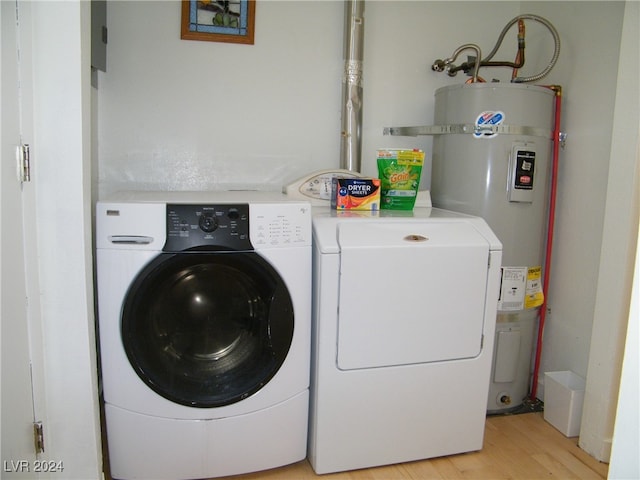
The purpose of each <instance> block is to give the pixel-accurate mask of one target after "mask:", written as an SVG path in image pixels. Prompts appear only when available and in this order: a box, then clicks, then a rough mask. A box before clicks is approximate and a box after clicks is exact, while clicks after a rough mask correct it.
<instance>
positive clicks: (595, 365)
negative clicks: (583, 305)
mask: <svg viewBox="0 0 640 480" xmlns="http://www.w3.org/2000/svg"><path fill="white" fill-rule="evenodd" d="M638 25H640V22H639V8H638V3H637V2H629V3H627V5H626V7H625V15H624V25H623V30H622V42H621V48H620V62H619V65H618V81H617V86H616V99H615V105H616V108H615V113H614V117H613V133H612V137H611V138H612V147H611V153H610V155H611V161H610V168H609V175H608V188H607V196H606V201H605V215H604V225H603V230H604V232H603V235H602V250H601V253H600V263H599V268H598V277H597V290H596V296H595V308H594V320H593V330H592V336H591V348H590V351H589V362H588V371H587V385H586V391H585V401H584V408H583V419H584V420H583V423H582V429H581V432H580V446H581V447H582V448H584V449H585V450H586V451H588V452H589V453H592V454H593V455H594V456H595V457H596V458H601V459H606V460H608V459H609V456H610V454H611V440H612V435H613V421H614V416H615V406H616V403H617V394H618V390H619V389H620V368H621V364H622V358H623V348H624V345H625V337H626V336H627V335H629V334H628V333H627V324H628V323H629V322H631V324H630V325H631V326H630V327H629V328H630V329H631V331H632V329H633V327H632V325H633V322H634V321H635V322H636V323H637V320H638V319H637V317H636V318H635V319H633V318H631V317H630V316H629V308H630V307H629V299H630V298H631V287H632V280H633V258H634V255H635V251H636V246H637V240H638V237H637V234H638V214H639V211H640V204H639V203H638V199H639V198H640V197H639V196H638V188H639V182H638V173H639V170H638V168H639V165H638V148H639V146H640V144H639V143H638V142H639V139H638V135H639V134H640V118H639V116H638V111H639V107H640V93H639V92H638V76H639V75H640V67H639V66H638V59H639V58H640V53H639V50H640V34H639V32H638ZM630 106H631V108H629V107H630ZM636 301H637V299H636ZM635 306H637V305H634V307H635ZM636 327H637V325H636ZM635 341H636V343H635V345H636V352H637V337H636V339H635ZM628 345H629V347H630V348H633V340H631V339H630V341H629V344H628ZM630 355H633V353H632V352H628V355H627V358H628V359H629V360H627V363H629V362H630V361H631V362H632V361H633V360H631V359H632V358H633V357H632V356H631V357H630ZM635 358H636V368H637V354H636V357H635ZM627 368H630V367H627ZM637 382H638V378H637V376H636V384H635V386H636V398H637V386H638V383H637ZM630 387H631V385H629V383H627V391H629V390H628V389H629V388H630ZM623 405H624V403H623ZM636 405H637V403H636ZM618 411H619V412H620V410H618ZM625 414H626V415H629V413H628V412H627V413H625V412H624V411H623V412H621V418H625ZM636 420H637V412H636ZM635 426H636V434H637V432H638V430H637V428H638V424H637V422H636V424H635ZM636 445H637V437H636ZM636 465H637V464H636Z"/></svg>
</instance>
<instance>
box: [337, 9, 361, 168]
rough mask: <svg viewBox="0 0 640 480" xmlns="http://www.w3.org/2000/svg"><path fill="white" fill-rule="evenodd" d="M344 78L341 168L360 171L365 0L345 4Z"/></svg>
mask: <svg viewBox="0 0 640 480" xmlns="http://www.w3.org/2000/svg"><path fill="white" fill-rule="evenodd" d="M344 6H345V10H344V77H343V80H342V141H341V144H340V168H344V169H346V170H350V171H352V172H360V168H361V165H362V58H363V47H364V0H345V2H344Z"/></svg>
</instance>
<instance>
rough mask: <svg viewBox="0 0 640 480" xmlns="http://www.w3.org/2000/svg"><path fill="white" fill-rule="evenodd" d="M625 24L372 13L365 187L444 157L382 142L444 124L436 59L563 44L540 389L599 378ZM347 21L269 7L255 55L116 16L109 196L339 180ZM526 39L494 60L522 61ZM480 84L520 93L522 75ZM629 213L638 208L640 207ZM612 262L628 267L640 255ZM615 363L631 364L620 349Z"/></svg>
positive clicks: (314, 7) (123, 11) (156, 9)
mask: <svg viewBox="0 0 640 480" xmlns="http://www.w3.org/2000/svg"><path fill="white" fill-rule="evenodd" d="M623 9H624V3H623V2H610V1H602V2H597V1H596V2H594V1H584V2H574V1H570V2H430V1H422V2H416V1H409V2H401V1H394V2H390V1H369V2H367V3H366V7H365V47H364V50H365V55H364V75H363V84H364V104H365V106H364V121H363V162H362V171H363V173H365V174H369V175H375V174H376V173H377V172H376V168H375V156H374V151H375V149H376V148H378V147H388V146H406V147H414V146H415V147H421V148H424V149H425V150H426V151H427V152H429V151H430V147H431V139H430V138H428V137H418V138H400V137H385V136H383V135H382V129H383V128H384V127H385V126H402V125H428V124H431V123H432V118H433V93H434V92H435V90H436V89H437V88H438V87H440V86H443V85H448V84H453V83H459V82H462V81H463V80H464V78H463V77H461V76H459V77H456V78H454V79H451V78H449V77H447V76H446V75H445V74H437V73H435V72H432V71H431V68H430V66H431V64H432V63H433V61H434V60H435V59H437V58H444V57H447V56H449V55H450V54H451V53H452V52H453V50H454V49H455V48H457V47H458V46H460V45H462V44H464V43H468V42H473V43H478V44H479V45H480V46H481V47H482V49H483V52H488V51H489V50H491V48H492V47H493V45H494V43H495V41H496V40H497V36H498V34H499V32H500V31H501V29H502V27H503V26H504V25H505V24H506V23H507V22H508V21H509V20H510V19H511V18H513V17H514V16H516V15H518V14H520V13H537V14H540V15H542V16H544V17H545V18H547V19H548V20H549V21H551V22H552V23H553V24H554V25H555V27H556V28H557V29H558V31H559V32H560V36H561V40H562V51H561V55H560V59H559V61H558V64H557V65H556V67H555V68H554V70H553V71H552V72H551V73H550V75H549V76H548V77H547V78H545V79H544V81H543V82H541V83H545V84H560V85H562V86H563V88H564V116H563V124H562V129H563V131H565V132H567V133H568V135H569V137H568V141H567V147H566V150H564V151H563V152H562V154H561V165H560V173H559V194H558V212H557V225H556V242H555V249H554V257H553V265H552V281H551V287H550V291H549V292H548V301H549V304H548V306H549V309H550V310H549V314H548V316H547V327H546V331H545V347H544V355H543V358H542V366H541V373H542V372H544V371H551V370H573V371H574V372H576V373H578V374H580V375H582V376H586V375H587V370H588V359H589V352H590V348H591V342H592V335H591V332H592V327H593V321H594V316H595V310H596V297H597V296H598V288H602V286H603V285H602V281H600V282H599V280H598V275H599V270H600V269H601V262H600V258H601V251H602V247H603V228H604V225H605V224H606V222H607V215H614V212H613V211H612V210H610V209H606V208H605V204H606V202H607V198H608V197H607V196H608V193H609V192H614V191H616V190H617V189H618V187H619V186H620V185H618V183H616V182H620V181H624V180H623V179H621V178H620V177H617V176H616V177H615V178H614V179H613V180H611V179H610V178H609V171H610V161H611V162H613V163H614V164H615V163H616V162H618V161H619V159H618V158H617V157H616V156H611V135H612V121H613V118H614V106H615V94H616V78H617V72H618V70H617V69H618V57H619V48H620V35H621V31H622V18H623ZM343 10H344V9H343V4H342V2H337V1H304V2H302V1H300V2H294V1H273V0H266V1H261V2H259V3H258V5H257V11H256V37H255V45H253V46H247V45H233V44H223V43H212V42H198V41H183V40H180V38H179V24H180V5H179V2H153V3H152V2H134V1H129V2H110V3H109V5H108V27H109V44H108V53H107V55H108V58H107V63H108V65H107V72H106V73H100V74H99V89H98V106H99V116H98V122H99V127H98V137H99V138H98V139H99V145H98V163H99V176H98V182H99V196H100V197H104V196H106V195H108V194H109V193H111V192H113V191H114V190H118V189H122V188H125V189H177V190H191V189H195V190H203V189H224V188H229V187H231V188H233V187H237V186H248V187H253V188H260V189H274V190H275V189H279V188H280V187H281V185H282V184H283V183H286V182H288V181H290V180H293V179H295V178H296V177H298V176H301V175H302V174H305V173H308V172H310V171H313V170H316V169H320V168H330V167H337V166H338V165H339V143H340V136H339V132H340V90H341V81H342V69H343V65H342V63H343V62H342V44H343ZM514 36H515V33H512V34H510V35H509V36H508V38H507V39H506V40H505V42H504V47H503V49H502V50H500V53H499V54H498V55H497V57H496V58H500V59H508V60H511V59H513V58H514V55H515V53H514V52H515V39H512V37H514ZM510 39H511V40H510ZM527 48H528V49H527V65H526V66H525V68H524V69H523V70H522V72H521V73H522V74H523V75H525V74H531V73H536V72H538V71H539V70H540V69H541V68H540V66H541V65H542V66H543V65H544V64H545V63H546V62H547V61H548V59H549V58H550V50H549V49H550V48H551V44H550V42H549V36H548V34H547V33H546V30H545V29H544V28H542V27H540V26H538V27H536V26H535V25H532V26H531V27H529V28H528V31H527ZM465 55H466V54H465ZM481 75H485V76H487V77H488V78H489V79H491V78H494V77H497V78H499V79H501V80H503V81H506V80H508V78H509V75H510V71H509V70H506V69H504V70H503V69H493V70H490V71H486V72H481ZM622 141H628V139H624V138H623V140H622ZM426 178H427V179H428V178H429V176H428V175H427V176H426ZM608 179H609V180H608ZM608 181H609V185H608ZM425 183H426V185H425ZM423 186H428V180H425V182H423ZM625 191H626V190H625ZM625 195H626V194H625ZM618 204H619V205H627V206H629V207H630V206H631V198H629V197H628V195H627V196H624V197H623V198H620V199H619V202H618ZM611 246H612V248H614V252H613V253H612V254H613V255H614V256H615V257H616V258H620V256H622V257H623V258H624V256H625V255H627V252H626V251H619V250H618V248H619V246H618V245H616V244H615V242H614V243H613V244H611ZM578 247H579V248H578ZM604 280H606V279H604ZM602 295H604V296H602ZM609 295H610V294H609V293H606V292H605V293H603V294H601V296H600V297H599V300H598V301H599V304H600V305H602V306H604V307H606V305H608V304H609V303H610V301H615V302H617V301H618V300H617V299H610V298H609ZM593 341H594V342H596V343H597V342H598V339H597V338H596V339H594V340H593ZM615 348H618V349H619V350H620V351H619V352H618V353H619V355H621V345H616V347H615ZM614 370H615V369H614ZM612 408H613V407H612ZM586 421H587V423H589V422H590V421H592V419H586Z"/></svg>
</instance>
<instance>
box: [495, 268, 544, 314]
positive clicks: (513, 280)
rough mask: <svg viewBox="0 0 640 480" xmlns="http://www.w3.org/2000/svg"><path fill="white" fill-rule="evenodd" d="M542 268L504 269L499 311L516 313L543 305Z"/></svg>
mask: <svg viewBox="0 0 640 480" xmlns="http://www.w3.org/2000/svg"><path fill="white" fill-rule="evenodd" d="M541 271H542V268H541V267H502V279H501V282H500V298H499V299H498V310H501V311H503V312H504V311H516V310H524V309H525V308H535V307H539V306H540V305H542V303H543V301H544V294H543V292H542V283H541V281H540V276H541V275H540V274H541Z"/></svg>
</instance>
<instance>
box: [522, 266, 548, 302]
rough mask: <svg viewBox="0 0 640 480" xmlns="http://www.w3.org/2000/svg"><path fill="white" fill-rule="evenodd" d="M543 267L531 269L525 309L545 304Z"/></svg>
mask: <svg viewBox="0 0 640 480" xmlns="http://www.w3.org/2000/svg"><path fill="white" fill-rule="evenodd" d="M541 274H542V267H531V268H529V271H528V272H527V291H526V295H525V297H524V308H536V307H539V306H540V305H542V304H543V303H544V292H543V291H542V281H541V279H540V277H541Z"/></svg>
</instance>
